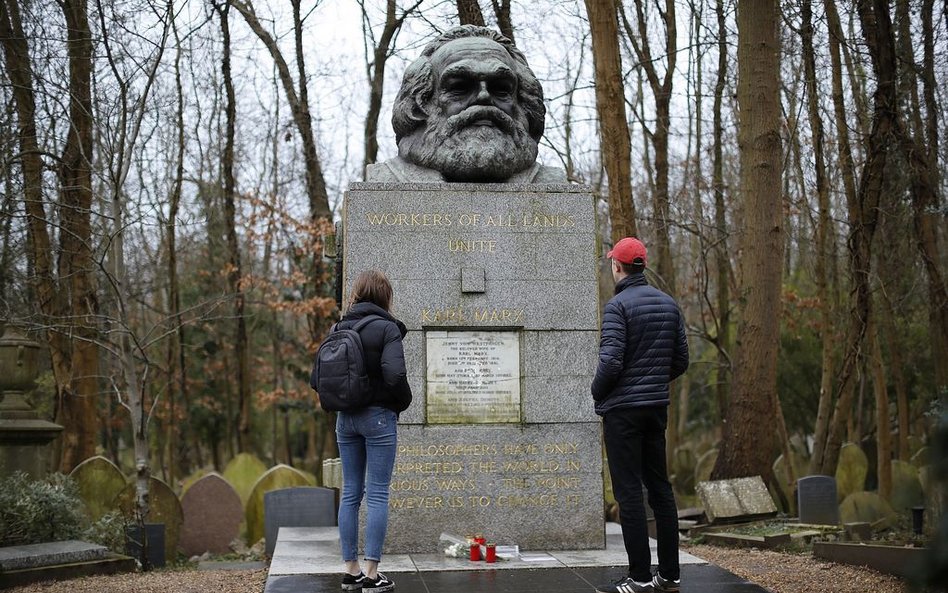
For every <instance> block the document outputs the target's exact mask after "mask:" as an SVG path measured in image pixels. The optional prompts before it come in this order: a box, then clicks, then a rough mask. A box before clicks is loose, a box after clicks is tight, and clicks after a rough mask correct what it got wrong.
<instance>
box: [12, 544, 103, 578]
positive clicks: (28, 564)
mask: <svg viewBox="0 0 948 593" xmlns="http://www.w3.org/2000/svg"><path fill="white" fill-rule="evenodd" d="M108 553H109V549H108V548H106V547H105V546H100V545H98V544H90V543H88V542H83V541H78V540H66V541H60V542H47V543H42V544H28V545H23V546H7V547H3V548H0V573H2V572H9V571H12V570H25V569H29V568H39V567H43V566H53V565H56V564H72V563H75V562H91V561H94V560H102V559H103V558H105V557H106V556H107V555H108Z"/></svg>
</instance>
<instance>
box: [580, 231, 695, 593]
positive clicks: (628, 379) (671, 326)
mask: <svg viewBox="0 0 948 593" xmlns="http://www.w3.org/2000/svg"><path fill="white" fill-rule="evenodd" d="M606 257H609V258H611V260H612V277H613V279H614V280H615V281H616V289H615V291H616V294H615V296H614V297H612V299H611V300H610V301H609V302H608V303H607V304H606V308H605V311H604V312H603V316H602V339H601V341H600V345H599V366H598V368H597V369H596V376H595V378H594V379H593V383H592V395H593V399H594V400H595V402H596V413H597V414H599V415H600V416H602V426H603V435H604V439H605V442H606V454H607V455H608V457H609V473H610V474H611V475H612V488H613V491H614V492H615V495H616V501H617V502H618V503H619V515H620V522H621V524H622V539H623V541H624V543H625V549H626V553H627V554H628V555H629V574H628V576H626V577H624V578H622V579H620V580H618V581H616V582H615V583H612V584H609V585H604V586H601V587H599V588H598V589H597V591H598V592H599V593H638V592H642V591H662V592H665V591H678V590H680V572H679V566H678V510H677V508H676V506H675V495H674V493H673V492H672V487H671V483H670V482H669V481H668V471H667V469H666V467H665V427H666V425H667V424H668V404H669V387H668V384H669V382H671V381H672V380H673V379H675V378H676V377H678V376H679V375H681V374H682V373H684V372H685V369H687V368H688V340H687V338H686V337H685V321H684V317H683V316H682V314H681V310H680V309H679V308H678V305H677V303H675V301H674V299H672V298H671V297H670V296H668V295H667V294H665V293H664V292H662V291H660V290H658V289H656V288H653V287H651V286H649V284H648V281H647V280H646V279H645V273H644V272H645V265H646V261H647V257H648V254H647V252H646V250H645V245H643V244H642V242H641V241H639V240H638V239H634V238H632V237H626V238H625V239H622V240H621V241H619V242H618V243H616V245H615V247H614V248H613V249H612V251H610V252H609V253H608V254H606ZM643 482H644V484H645V487H646V488H647V489H648V503H649V506H651V507H652V511H653V512H654V514H655V527H656V535H657V539H658V572H657V573H656V574H655V576H654V577H653V576H652V574H651V571H650V570H649V568H650V562H651V553H650V551H649V545H648V532H647V530H646V520H645V505H644V502H643V500H642V499H643V496H642V484H643Z"/></svg>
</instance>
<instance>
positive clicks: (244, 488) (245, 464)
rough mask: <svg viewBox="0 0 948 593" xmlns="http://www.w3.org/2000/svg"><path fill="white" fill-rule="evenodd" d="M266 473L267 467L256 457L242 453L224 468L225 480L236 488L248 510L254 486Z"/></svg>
mask: <svg viewBox="0 0 948 593" xmlns="http://www.w3.org/2000/svg"><path fill="white" fill-rule="evenodd" d="M266 471H267V466H266V465H264V463H263V462H262V461H260V460H259V459H257V458H256V457H255V456H253V455H251V454H250V453H240V454H239V455H237V456H236V457H234V458H233V459H231V460H230V463H228V464H227V467H225V468H224V479H225V480H227V481H228V482H230V485H231V486H233V487H234V490H236V491H237V494H238V495H240V501H241V502H242V503H244V507H245V508H246V506H247V500H248V499H249V498H250V493H251V491H253V485H254V484H256V482H257V480H258V479H259V478H260V476H262V475H263V474H264V472H266Z"/></svg>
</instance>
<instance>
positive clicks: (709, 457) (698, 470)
mask: <svg viewBox="0 0 948 593" xmlns="http://www.w3.org/2000/svg"><path fill="white" fill-rule="evenodd" d="M717 461H718V450H717V448H712V449H708V450H707V451H705V452H704V453H702V454H701V456H700V457H698V461H697V463H696V464H695V488H697V485H698V484H700V483H701V482H707V481H709V480H710V479H711V472H712V470H714V464H715V463H717Z"/></svg>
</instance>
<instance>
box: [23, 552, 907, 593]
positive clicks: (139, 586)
mask: <svg viewBox="0 0 948 593" xmlns="http://www.w3.org/2000/svg"><path fill="white" fill-rule="evenodd" d="M687 551H688V552H689V553H691V554H694V555H695V556H698V557H699V558H704V559H705V560H707V561H709V562H711V563H713V564H717V565H719V566H721V567H723V568H725V569H727V570H729V571H731V572H733V573H734V574H736V575H738V576H741V577H743V578H745V579H747V580H749V581H752V582H754V583H757V584H759V585H761V586H763V587H765V588H767V589H769V590H771V591H773V592H774V593H803V592H807V591H813V592H819V593H822V592H825V591H832V593H867V592H869V591H871V592H872V593H903V592H905V591H908V589H907V587H905V586H904V585H903V583H902V581H901V580H899V579H897V578H895V577H890V576H886V575H880V574H879V573H877V572H875V571H872V570H869V569H865V568H856V567H852V566H843V565H838V564H833V563H831V562H825V561H823V560H816V559H814V558H813V557H811V556H808V555H803V554H784V553H780V552H770V551H763V550H754V549H750V550H740V549H731V548H721V547H715V546H707V545H701V546H689V547H688V548H687ZM266 579H267V572H266V570H232V571H221V570H217V571H198V570H160V571H155V572H151V573H147V574H123V575H114V576H107V577H86V578H81V579H75V580H71V581H63V582H54V583H39V584H35V585H30V586H27V587H18V588H15V589H9V590H8V591H9V593H260V592H261V591H263V585H264V583H265V582H266ZM692 590H694V589H692Z"/></svg>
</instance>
